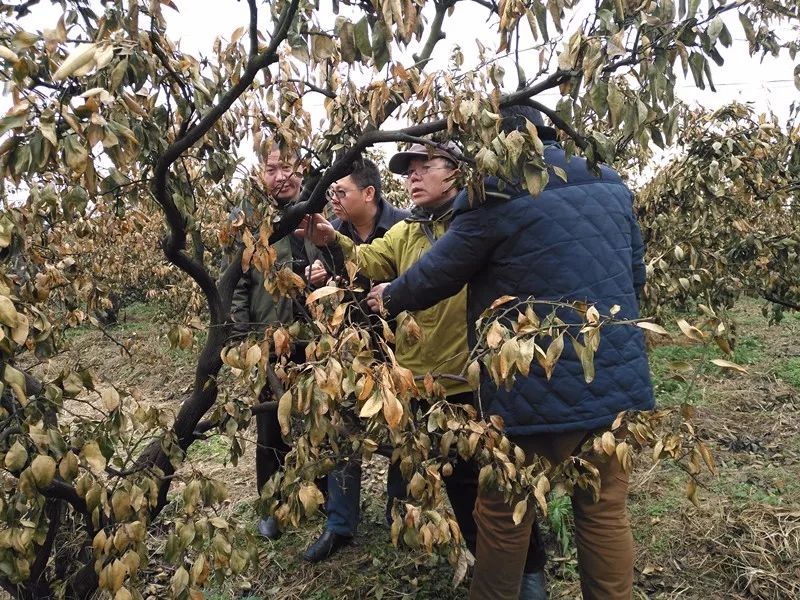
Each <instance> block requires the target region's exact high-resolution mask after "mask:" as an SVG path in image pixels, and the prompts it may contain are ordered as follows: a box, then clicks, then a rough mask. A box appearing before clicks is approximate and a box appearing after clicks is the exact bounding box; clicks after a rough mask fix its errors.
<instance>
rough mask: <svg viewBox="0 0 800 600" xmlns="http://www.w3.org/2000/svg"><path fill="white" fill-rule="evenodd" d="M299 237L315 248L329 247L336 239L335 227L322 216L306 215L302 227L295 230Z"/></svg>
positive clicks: (301, 223)
mask: <svg viewBox="0 0 800 600" xmlns="http://www.w3.org/2000/svg"><path fill="white" fill-rule="evenodd" d="M294 234H295V235H296V236H298V237H301V238H305V239H307V240H309V241H310V242H311V243H312V244H314V245H315V246H328V245H329V244H332V243H333V241H334V240H335V239H336V230H335V229H334V228H333V225H331V224H330V222H329V221H328V220H327V219H326V218H325V217H323V216H322V215H320V214H313V215H306V216H305V217H303V220H302V221H300V226H299V227H298V228H297V229H295V230H294Z"/></svg>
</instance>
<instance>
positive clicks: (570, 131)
mask: <svg viewBox="0 0 800 600" xmlns="http://www.w3.org/2000/svg"><path fill="white" fill-rule="evenodd" d="M526 104H528V105H530V106H532V107H533V108H535V109H536V110H538V111H539V112H541V113H542V114H545V115H547V117H548V118H549V119H550V120H551V121H552V122H553V125H555V126H556V127H557V128H558V129H560V130H561V131H563V132H564V133H566V134H567V135H568V136H569V137H571V138H572V139H573V140H575V143H576V144H577V145H578V147H579V148H580V149H581V150H586V147H587V146H588V145H589V142H588V141H587V140H586V138H585V137H583V136H582V135H581V134H580V133H578V132H577V131H576V130H575V128H574V127H573V126H572V125H570V124H569V123H567V122H566V121H565V120H564V119H562V118H561V116H560V115H559V114H558V113H557V112H556V111H554V110H553V109H552V108H548V107H547V106H545V105H544V104H542V103H541V102H537V101H536V100H533V99H529V100H527V101H526Z"/></svg>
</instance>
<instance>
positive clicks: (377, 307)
mask: <svg viewBox="0 0 800 600" xmlns="http://www.w3.org/2000/svg"><path fill="white" fill-rule="evenodd" d="M387 287H389V284H388V283H379V284H378V285H374V286H372V289H371V290H370V291H369V294H367V306H369V309H370V310H371V311H372V312H374V313H378V314H380V313H381V312H383V291H384V290H385V289H386V288H387Z"/></svg>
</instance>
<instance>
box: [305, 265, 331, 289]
mask: <svg viewBox="0 0 800 600" xmlns="http://www.w3.org/2000/svg"><path fill="white" fill-rule="evenodd" d="M328 277H329V275H328V270H327V269H326V268H325V265H324V264H322V261H321V260H319V259H317V260H315V261H314V262H313V264H311V265H309V266H307V267H306V278H307V279H308V281H309V282H311V285H313V286H321V285H325V282H326V281H328Z"/></svg>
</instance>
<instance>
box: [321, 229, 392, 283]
mask: <svg viewBox="0 0 800 600" xmlns="http://www.w3.org/2000/svg"><path fill="white" fill-rule="evenodd" d="M400 235H401V231H400V228H398V227H392V228H391V229H390V230H389V231H387V232H386V235H384V236H383V237H382V238H378V239H376V240H373V241H372V242H371V243H369V244H361V245H356V244H355V243H354V242H353V240H351V239H350V238H349V237H347V236H346V235H343V234H341V233H338V232H337V233H336V243H337V244H338V245H339V247H340V248H341V249H342V252H343V253H344V258H345V259H349V260H352V261H353V262H355V263H356V265H358V271H359V273H361V274H362V275H365V276H366V277H368V278H369V279H376V280H379V281H386V280H389V279H394V278H395V277H397V259H396V253H395V251H394V249H395V247H396V246H397V245H398V244H401V243H404V241H403V240H401V239H400Z"/></svg>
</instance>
